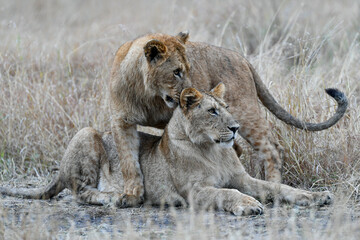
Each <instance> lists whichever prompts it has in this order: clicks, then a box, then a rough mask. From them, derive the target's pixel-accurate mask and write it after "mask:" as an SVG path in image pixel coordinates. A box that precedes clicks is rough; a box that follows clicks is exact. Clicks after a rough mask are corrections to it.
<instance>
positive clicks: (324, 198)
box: [313, 191, 334, 206]
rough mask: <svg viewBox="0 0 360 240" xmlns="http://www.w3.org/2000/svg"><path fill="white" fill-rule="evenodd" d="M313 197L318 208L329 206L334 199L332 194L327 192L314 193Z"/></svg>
mask: <svg viewBox="0 0 360 240" xmlns="http://www.w3.org/2000/svg"><path fill="white" fill-rule="evenodd" d="M313 197H314V202H315V204H316V205H318V206H323V205H329V204H331V203H333V199H334V197H333V196H332V194H331V193H330V192H328V191H325V192H314V193H313Z"/></svg>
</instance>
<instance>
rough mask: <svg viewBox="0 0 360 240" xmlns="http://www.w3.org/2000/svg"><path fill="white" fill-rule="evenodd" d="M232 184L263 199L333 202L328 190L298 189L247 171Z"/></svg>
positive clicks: (236, 177) (300, 203) (310, 203)
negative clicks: (258, 177)
mask: <svg viewBox="0 0 360 240" xmlns="http://www.w3.org/2000/svg"><path fill="white" fill-rule="evenodd" d="M231 186H232V187H235V188H236V189H238V190H239V191H241V192H243V193H246V194H249V195H251V196H253V197H256V198H259V199H263V200H267V199H278V200H279V201H286V202H288V203H293V204H296V205H301V206H308V205H313V204H315V205H324V204H330V203H331V202H332V197H331V194H330V193H329V192H327V191H325V192H309V191H305V190H301V189H296V188H293V187H290V186H287V185H285V184H280V183H273V182H268V181H263V180H259V179H255V178H252V177H251V176H249V175H248V174H247V173H245V172H243V173H241V174H239V175H237V176H234V178H233V179H232V182H231Z"/></svg>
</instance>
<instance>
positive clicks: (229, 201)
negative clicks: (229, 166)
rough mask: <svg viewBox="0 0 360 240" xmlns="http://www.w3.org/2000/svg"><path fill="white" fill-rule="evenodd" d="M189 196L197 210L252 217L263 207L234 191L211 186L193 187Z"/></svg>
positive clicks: (253, 199) (252, 199) (259, 212)
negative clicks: (225, 212)
mask: <svg viewBox="0 0 360 240" xmlns="http://www.w3.org/2000/svg"><path fill="white" fill-rule="evenodd" d="M190 196H191V197H192V199H191V200H193V203H194V204H195V206H197V207H199V208H204V209H208V208H212V207H214V208H216V209H223V210H225V211H228V212H231V213H233V214H235V215H253V214H261V213H262V212H263V206H262V205H261V203H260V202H258V201H257V200H256V199H255V198H253V197H251V196H248V195H245V194H243V193H241V192H239V191H238V190H236V189H225V188H220V189H219V188H215V187H211V186H207V187H195V188H194V189H193V190H192V192H191V194H190ZM191 200H190V202H191Z"/></svg>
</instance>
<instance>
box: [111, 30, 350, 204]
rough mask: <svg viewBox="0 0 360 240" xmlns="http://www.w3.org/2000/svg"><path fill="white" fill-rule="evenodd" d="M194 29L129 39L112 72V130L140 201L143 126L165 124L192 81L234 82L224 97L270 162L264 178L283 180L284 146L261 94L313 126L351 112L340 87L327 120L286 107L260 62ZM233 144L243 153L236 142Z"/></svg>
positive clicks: (130, 191)
mask: <svg viewBox="0 0 360 240" xmlns="http://www.w3.org/2000/svg"><path fill="white" fill-rule="evenodd" d="M188 38H189V34H188V33H187V32H181V33H179V34H178V35H177V36H170V35H166V34H149V35H145V36H142V37H139V38H137V39H135V40H133V41H129V42H127V43H125V44H123V45H122V46H121V47H120V48H119V50H118V51H117V53H116V56H115V59H114V62H113V66H112V70H111V79H110V101H109V102H110V109H111V126H112V127H111V130H112V133H113V135H114V139H115V143H116V148H117V151H118V153H119V155H120V156H121V158H120V160H119V161H120V162H121V164H120V163H118V164H119V165H121V172H122V174H123V177H124V181H125V184H124V190H123V191H122V192H123V193H125V194H127V195H129V196H130V197H131V196H135V197H136V198H137V199H138V201H141V199H142V196H143V193H144V189H143V176H142V172H141V169H140V164H139V160H138V159H139V150H138V149H139V136H138V133H137V131H136V126H137V125H142V126H150V127H156V128H164V127H165V125H166V124H167V123H168V121H169V120H170V118H171V116H172V113H173V110H174V108H175V107H176V105H177V102H178V99H179V96H180V92H181V90H182V89H184V88H186V87H191V86H192V87H195V88H197V89H203V90H207V91H209V90H210V89H212V88H213V87H215V86H216V85H217V84H218V83H219V82H223V83H224V84H225V85H226V86H227V87H228V88H229V89H230V91H229V93H228V94H227V95H226V97H225V100H226V102H228V104H229V111H230V112H231V113H232V114H233V115H234V117H235V119H236V120H237V121H238V122H239V124H240V128H239V134H240V135H241V137H243V138H244V139H245V140H246V141H247V142H248V143H249V144H250V145H251V146H252V147H253V149H254V150H255V152H256V153H257V155H258V158H259V163H261V164H260V165H261V166H264V170H265V171H264V174H265V179H266V180H268V181H273V182H278V183H280V182H281V167H282V160H281V159H280V156H279V151H281V149H282V148H281V146H280V145H279V144H278V143H277V141H276V140H275V139H273V137H272V135H271V134H270V131H269V126H268V123H267V122H266V120H265V119H264V118H263V117H262V115H261V111H260V107H259V104H258V98H259V99H260V101H261V102H262V104H263V105H264V106H265V107H266V108H267V109H268V110H270V112H272V113H273V114H274V115H275V116H276V117H277V118H279V119H280V120H282V121H284V122H285V123H287V124H289V125H292V126H294V127H297V128H300V129H305V130H307V131H320V130H323V129H326V128H329V127H331V126H332V125H334V124H335V123H336V122H337V121H339V119H341V117H342V116H343V115H344V113H345V111H346V108H347V105H348V101H347V98H346V97H345V95H344V94H343V93H341V92H340V91H338V90H337V89H326V92H327V93H328V94H329V95H330V96H331V97H333V98H334V99H335V100H336V101H337V103H338V108H337V110H336V113H335V114H334V115H333V116H332V117H331V118H330V119H328V120H327V121H324V122H322V123H318V124H315V123H307V122H303V121H301V120H299V119H297V118H295V117H293V116H292V115H290V114H289V113H288V112H287V111H286V110H284V109H283V108H282V107H281V106H280V105H279V104H278V103H277V102H276V100H275V99H274V98H273V97H272V95H271V94H270V92H269V91H268V89H267V88H266V86H265V85H264V83H263V82H262V81H261V79H260V77H259V75H258V74H257V73H256V71H255V70H254V68H253V66H252V65H251V64H250V63H249V62H248V61H247V60H246V59H245V58H244V57H243V56H241V55H240V54H239V53H238V52H235V51H232V50H228V49H225V48H221V47H216V46H212V45H209V44H207V43H201V42H190V41H188ZM234 147H235V148H236V149H237V150H238V153H239V154H240V153H241V148H239V146H238V145H237V144H235V145H234Z"/></svg>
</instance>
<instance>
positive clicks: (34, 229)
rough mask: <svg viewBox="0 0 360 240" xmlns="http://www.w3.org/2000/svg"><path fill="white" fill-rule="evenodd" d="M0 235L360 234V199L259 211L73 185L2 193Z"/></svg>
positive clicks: (194, 236)
mask: <svg viewBox="0 0 360 240" xmlns="http://www.w3.org/2000/svg"><path fill="white" fill-rule="evenodd" d="M0 219H1V221H0V222H1V223H0V239H83V238H84V239H118V238H125V239H169V238H171V239H186V238H187V239H220V238H226V239H239V238H242V239H274V238H276V239H283V238H285V239H288V238H290V237H291V238H293V237H295V239H339V238H341V239H358V237H359V236H360V204H356V203H353V204H350V205H349V204H342V201H340V200H336V202H335V204H334V205H332V206H329V207H322V208H304V207H294V206H289V205H282V206H279V207H274V206H271V205H268V206H267V207H266V209H265V213H264V214H263V215H261V216H252V217H236V216H233V215H231V214H229V213H226V212H220V211H210V212H194V211H192V210H191V209H180V208H177V209H173V208H167V209H161V208H156V207H140V208H128V209H115V208H112V207H106V206H105V207H104V206H90V205H84V204H79V203H77V202H76V201H75V200H74V198H73V197H72V195H71V194H70V191H64V192H63V193H61V194H60V195H59V196H57V197H56V198H54V199H52V200H25V199H18V198H13V197H4V196H2V197H0Z"/></svg>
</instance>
